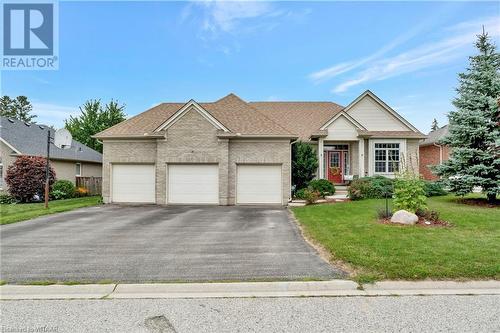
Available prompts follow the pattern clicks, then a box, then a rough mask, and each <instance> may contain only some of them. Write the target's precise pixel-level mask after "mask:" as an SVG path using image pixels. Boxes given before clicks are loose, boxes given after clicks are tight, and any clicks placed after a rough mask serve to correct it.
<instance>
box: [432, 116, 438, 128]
mask: <svg viewBox="0 0 500 333" xmlns="http://www.w3.org/2000/svg"><path fill="white" fill-rule="evenodd" d="M438 128H439V125H438V121H437V120H436V118H434V120H433V121H432V125H431V131H435V130H437V129H438Z"/></svg>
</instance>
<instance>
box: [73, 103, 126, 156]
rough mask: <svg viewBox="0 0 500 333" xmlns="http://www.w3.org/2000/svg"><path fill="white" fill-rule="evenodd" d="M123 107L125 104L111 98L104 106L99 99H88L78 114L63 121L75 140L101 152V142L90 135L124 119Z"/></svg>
mask: <svg viewBox="0 0 500 333" xmlns="http://www.w3.org/2000/svg"><path fill="white" fill-rule="evenodd" d="M124 109H125V105H119V104H118V102H116V101H113V100H111V102H109V103H108V104H106V105H104V107H103V106H102V104H101V101H100V100H89V101H87V102H85V104H83V106H81V107H80V115H78V116H77V117H73V116H70V117H69V119H66V120H65V121H64V123H65V127H66V129H67V130H68V131H70V133H71V135H73V138H74V139H75V140H76V141H79V142H81V143H83V144H84V145H86V146H88V147H90V148H92V149H95V150H97V151H99V152H102V144H101V143H99V141H98V140H97V139H94V138H92V135H94V134H96V133H99V132H101V131H104V130H105V129H107V128H109V127H111V126H113V125H116V124H118V123H120V122H122V121H124V120H125V112H124Z"/></svg>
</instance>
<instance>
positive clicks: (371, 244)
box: [293, 196, 500, 282]
mask: <svg viewBox="0 0 500 333" xmlns="http://www.w3.org/2000/svg"><path fill="white" fill-rule="evenodd" d="M427 204H428V206H429V209H433V210H437V211H438V212H439V213H440V214H441V219H443V220H446V221H448V222H451V223H452V224H453V226H452V227H448V228H444V227H427V228H426V227H419V226H398V225H386V224H380V223H378V222H377V217H376V212H377V209H379V208H383V207H384V206H385V204H384V200H376V199H375V200H362V201H353V202H346V203H338V204H331V205H312V206H306V207H296V208H294V209H293V211H294V213H295V216H296V217H297V219H298V220H299V221H300V223H301V224H302V225H303V226H304V229H305V232H306V234H307V235H308V236H309V237H311V238H312V239H314V240H315V241H316V242H319V243H320V244H321V245H322V246H323V247H325V248H326V249H327V250H328V251H330V253H331V254H332V256H333V259H334V260H341V261H343V262H345V263H347V264H348V266H350V267H352V268H353V276H354V278H355V279H356V280H357V281H359V282H370V281H374V280H380V279H426V278H432V279H456V280H463V279H487V278H493V279H500V208H488V207H479V206H471V205H465V204H460V203H458V202H457V200H456V198H455V197H453V196H444V197H434V198H429V199H427Z"/></svg>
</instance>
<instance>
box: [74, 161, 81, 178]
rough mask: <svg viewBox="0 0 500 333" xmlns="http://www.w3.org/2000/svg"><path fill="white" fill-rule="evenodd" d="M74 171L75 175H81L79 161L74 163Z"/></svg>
mask: <svg viewBox="0 0 500 333" xmlns="http://www.w3.org/2000/svg"><path fill="white" fill-rule="evenodd" d="M75 173H76V175H77V176H81V175H82V164H81V163H76V170H75Z"/></svg>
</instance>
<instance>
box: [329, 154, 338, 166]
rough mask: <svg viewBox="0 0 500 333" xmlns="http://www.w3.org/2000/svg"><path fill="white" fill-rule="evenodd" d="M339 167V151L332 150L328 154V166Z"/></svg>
mask: <svg viewBox="0 0 500 333" xmlns="http://www.w3.org/2000/svg"><path fill="white" fill-rule="evenodd" d="M338 167H340V154H339V152H333V153H332V154H330V168H338Z"/></svg>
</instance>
